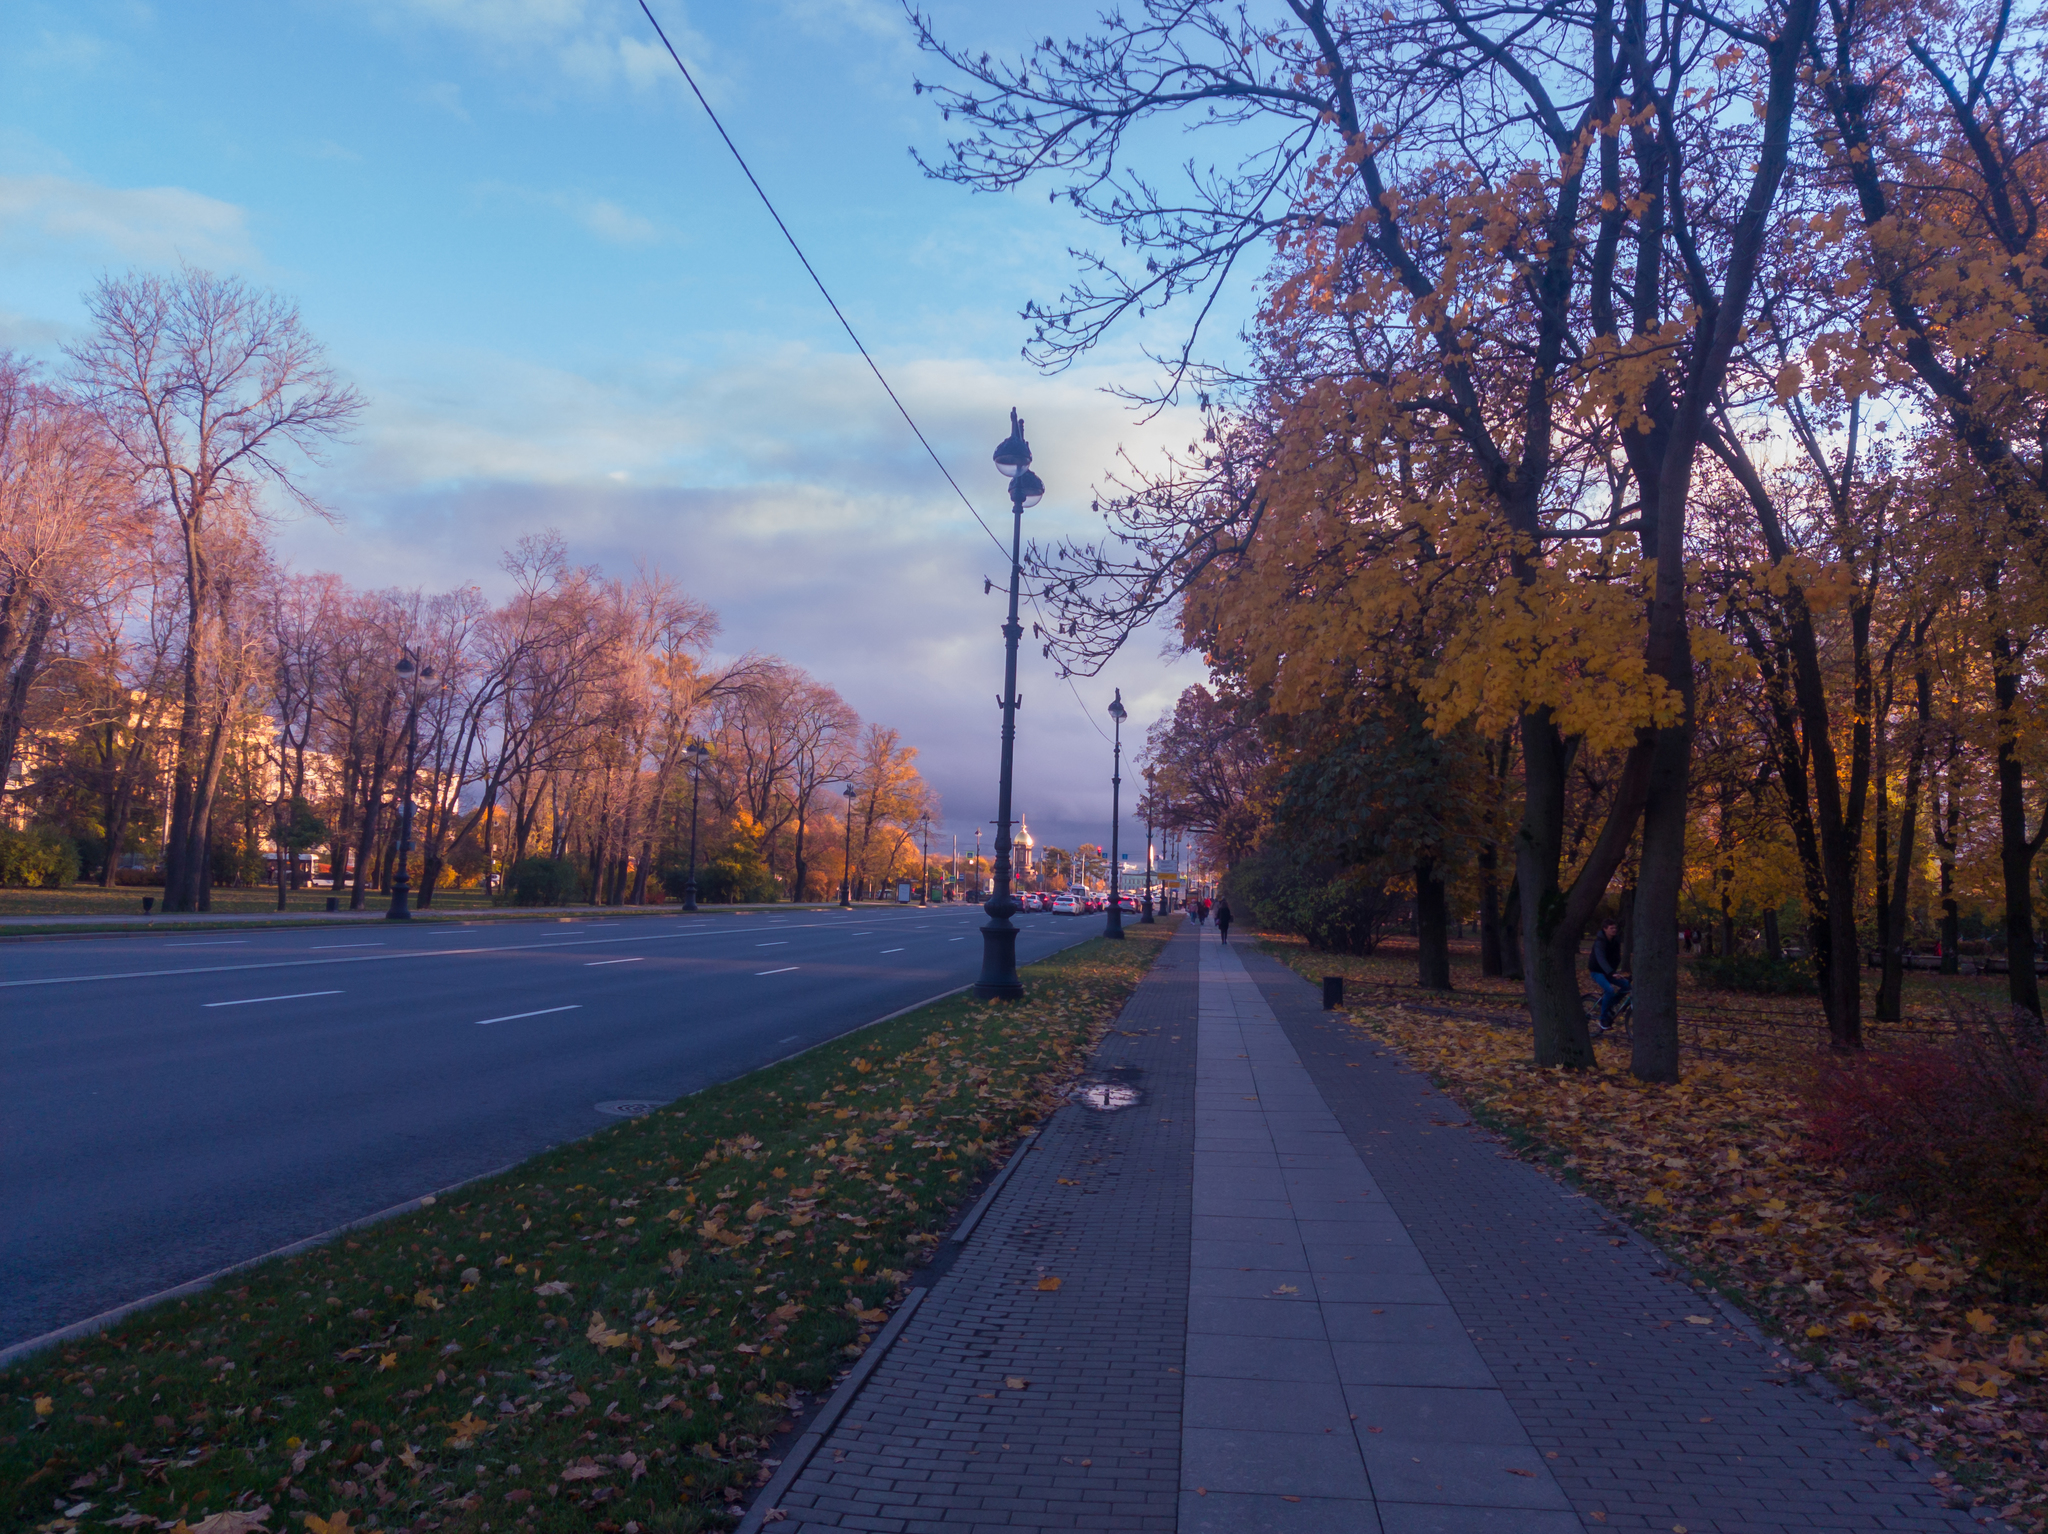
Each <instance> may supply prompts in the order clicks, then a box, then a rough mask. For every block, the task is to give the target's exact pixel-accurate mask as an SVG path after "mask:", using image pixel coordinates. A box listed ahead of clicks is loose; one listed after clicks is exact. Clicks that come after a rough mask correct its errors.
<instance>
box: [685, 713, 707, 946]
mask: <svg viewBox="0 0 2048 1534" xmlns="http://www.w3.org/2000/svg"><path fill="white" fill-rule="evenodd" d="M684 754H685V755H686V756H688V757H689V759H690V876H689V878H688V879H686V880H684V881H683V909H684V910H685V911H694V910H696V909H697V796H698V794H700V793H701V792H702V791H703V788H704V764H705V763H706V762H707V761H709V760H710V758H711V748H710V747H709V746H707V745H705V744H704V742H703V741H701V740H700V741H696V742H694V743H693V744H691V745H689V746H686V747H685V748H684Z"/></svg>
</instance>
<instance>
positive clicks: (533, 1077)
mask: <svg viewBox="0 0 2048 1534" xmlns="http://www.w3.org/2000/svg"><path fill="white" fill-rule="evenodd" d="M983 919H984V918H983V917H982V913H981V910H980V908H979V907H975V906H933V907H931V908H929V910H924V909H920V908H917V907H909V908H898V909H888V908H870V909H861V910H856V911H854V912H852V913H851V914H848V913H844V912H839V911H826V912H810V911H805V912H791V913H785V914H781V915H777V914H775V913H773V912H753V911H750V912H741V913H731V912H728V913H705V914H703V915H699V916H694V917H685V916H677V917H674V918H668V917H633V918H629V919H619V918H613V919H612V920H610V921H607V920H605V919H604V918H603V916H601V915H593V916H592V917H591V918H589V919H579V920H574V921H565V922H549V923H532V924H528V923H520V924H517V925H507V924H505V923H502V922H501V923H493V924H488V925H485V924H478V925H475V926H466V925H465V926H457V925H453V924H446V925H444V924H435V925H432V926H415V927H402V926H400V925H399V924H397V923H395V922H394V923H388V924H380V925H375V926H369V925H364V924H350V925H348V926H345V927H343V926H338V927H336V928H333V929H320V928H311V929H308V928H295V929H286V930H276V931H250V932H234V931H227V932H221V931H213V932H204V933H190V934H179V933H175V932H172V933H164V934H156V935H150V936H138V937H132V938H130V937H120V938H107V939H69V940H52V941H42V942H23V943H14V944H7V945H4V946H0V1155H4V1173H0V1347H6V1346H8V1345H10V1344H12V1343H15V1342H20V1341H23V1340H25V1339H27V1338H30V1337H36V1336H40V1335H42V1334H43V1333H45V1332H48V1331H52V1330H55V1329H56V1328H59V1327H62V1326H67V1325H69V1324H71V1323H72V1322H74V1321H80V1320H84V1319H85V1318H87V1317H89V1316H94V1315H97V1314H99V1313H101V1312H103V1311H106V1310H109V1309H112V1308H114V1307H115V1306H118V1305H121V1304H124V1303H126V1302H128V1301H130V1300H134V1299H139V1298H141V1297H143V1296H146V1295H150V1294H154V1293H157V1292H159V1291H161V1290H163V1289H166V1288H169V1287H171V1286H173V1285H176V1284H180V1283H184V1282H186V1281H187V1280H190V1279H193V1278H198V1277H201V1276H203V1275H205V1274H207V1273H211V1272H214V1271H216V1270H217V1269H220V1268H222V1267H225V1266H227V1265H228V1264H230V1263H234V1262H238V1261H241V1260H243V1259H245V1258H249V1257H254V1256H258V1255H260V1254H262V1253H264V1252H267V1251H272V1250H275V1249H276V1248H277V1247H280V1246H283V1245H286V1244H288V1243H290V1242H293V1241H297V1240H301V1239H303V1238H305V1237H307V1236H312V1235H316V1234H318V1233H320V1232H321V1231H325V1230H331V1229H333V1228H334V1227H335V1226H337V1225H341V1224H344V1223H346V1222H347V1221H350V1220H354V1219H359V1218H361V1217H363V1216H365V1215H369V1214H374V1213H376V1212H377V1211H378V1210H382V1209H388V1208H390V1207H391V1206H392V1205H394V1204H399V1203H403V1202H404V1201H405V1200H407V1199H411V1198H416V1197H418V1196H419V1195H421V1194H423V1193H428V1192H432V1191H433V1190H435V1189H437V1188H443V1187H446V1186H448V1185H449V1184H451V1183H454V1182H459V1181H461V1180H462V1179H464V1178H468V1177H473V1176H476V1175H477V1174H479V1173H482V1172H488V1171H491V1170H493V1169H495V1168H498V1167H502V1166H506V1165H508V1164H510V1163H512V1162H516V1161H519V1160H522V1159H524V1158H525V1157H527V1156H531V1155H533V1154H534V1153H535V1152H537V1151H541V1150H544V1149H546V1148H547V1147H548V1146H550V1145H556V1144H560V1143H562V1142H563V1141H566V1140H572V1139H576V1138H578V1137H580V1136H582V1135H586V1134H589V1133H591V1132H592V1131H594V1130H596V1129H599V1128H602V1127H603V1126H604V1125H606V1124H608V1123H616V1122H617V1120H616V1119H615V1118H608V1117H606V1116H605V1115H603V1114H601V1113H600V1112H599V1111H598V1110H597V1106H596V1105H597V1104H599V1103H602V1102H611V1101H618V1100H622V1099H634V1098H640V1099H652V1100H656V1101H664V1102H665V1101H668V1100H670V1099H673V1098H676V1097H680V1096H682V1095H683V1094H685V1093H687V1092H693V1091H696V1090H698V1089H699V1088H702V1087H705V1086H708V1085H711V1084H712V1083H715V1082H719V1081H726V1080H730V1079H731V1078H733V1077H735V1076H739V1075H742V1074H743V1073H745V1072H747V1071H750V1070H754V1069H756V1068H757V1067H760V1066H763V1065H767V1064H769V1063H770V1062H772V1061H775V1060H779V1059H782V1058H784V1057H786V1056H788V1055H791V1054H795V1053H797V1052H798V1051H800V1050H803V1049H805V1048H808V1047H810V1046H811V1045H814V1044H820V1043H823V1042H825V1041H827V1040H829V1039H832V1038H835V1037H837V1036H839V1035H840V1034H843V1033H846V1032H848V1031H849V1030H851V1029H854V1028H858V1027H860V1026H861V1025H862V1024H865V1023H869V1022H872V1021H874V1020H875V1019H876V1018H878V1017H883V1016H886V1015H887V1014H889V1013H891V1012H895V1011H897V1010H899V1009H901V1008H904V1007H908V1006H911V1005H912V1004H914V1003H916V1002H920V1001H924V1000H926V999H928V998H930V997H932V996H934V995H936V994H939V993H941V992H945V991H947V990H950V989H952V988H953V987H955V986H959V985H964V984H966V983H968V982H970V981H972V980H973V979H974V977H975V975H976V974H977V973H978V972H979V969H980V963H981V941H980V935H979V933H978V931H977V928H978V927H979V925H980V923H981V921H982V920H983ZM1018 925H1019V926H1020V927H1021V928H1022V929H1023V934H1024V935H1023V936H1022V937H1021V938H1020V940H1019V942H1018V959H1019V961H1020V962H1028V961H1030V960H1032V959H1038V958H1043V957H1044V956H1046V955H1047V954H1049V953H1052V952H1055V951H1056V950H1058V949H1060V948H1063V947H1067V946H1069V945H1071V944H1073V943H1076V942H1079V941H1081V940H1082V939H1084V938H1087V937H1091V936H1093V935H1095V934H1096V933H1097V932H1099V931H1100V930H1101V925H1102V923H1101V918H1099V917H1073V916H1052V915H1043V914H1032V915H1028V916H1022V917H1019V918H1018Z"/></svg>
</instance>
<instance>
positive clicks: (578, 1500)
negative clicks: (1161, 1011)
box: [0, 924, 1172, 1534]
mask: <svg viewBox="0 0 2048 1534" xmlns="http://www.w3.org/2000/svg"><path fill="white" fill-rule="evenodd" d="M1129 930H1130V938H1129V939H1128V940H1127V941H1125V942H1122V943H1112V942H1107V941H1104V940H1101V939H1097V940H1094V941H1092V942H1089V943H1086V944H1083V945H1081V946H1080V947H1078V948H1074V949H1070V950H1068V951H1067V952H1065V953H1062V954H1058V955H1055V956H1054V957H1052V958H1050V959H1047V960H1045V961H1044V962H1042V963H1039V964H1035V965H1032V966H1030V967H1029V968H1028V969H1026V970H1025V972H1024V978H1025V983H1026V986H1027V995H1026V998H1025V999H1024V1000H1023V1001H1022V1002H1019V1003H1009V1004H1002V1003H996V1004H988V1003H982V1002H978V1001H976V1000H974V999H973V998H972V997H971V996H963V997H956V998H952V999H949V1000H946V1001H942V1002H938V1003H935V1004H933V1005H931V1006H928V1007H923V1008H920V1009H918V1010H917V1011H915V1012H913V1013H910V1014H908V1015H906V1016H904V1017H902V1018H898V1019H896V1020H894V1021H891V1022H887V1023H883V1024H880V1025H878V1026H876V1027H873V1028H870V1029H867V1030H865V1031H863V1032H860V1033H856V1034H853V1035H850V1036H848V1037H846V1038H844V1039H841V1040H839V1041H837V1042H835V1043H831V1044H826V1045H822V1046H820V1047H818V1048H816V1049H813V1050H810V1051H808V1052H806V1053H804V1054H802V1055H800V1056H798V1057H796V1058H794V1059H792V1060H788V1061H785V1062H783V1063H781V1064H779V1065H774V1066H770V1067H768V1068H766V1069H764V1070H760V1071H756V1072H754V1073H752V1074H751V1075H748V1076H745V1077H742V1078H740V1079H739V1080H737V1081H733V1082H730V1083H727V1084H725V1085H722V1086H718V1087H713V1088H710V1089H708V1090H706V1091H704V1092H700V1093H698V1094H697V1095H695V1096H694V1097H689V1098H685V1099H683V1100H681V1101H680V1102H677V1103H675V1104H672V1105H671V1106H669V1107H667V1108H664V1109H661V1110H659V1111H658V1112H655V1113H653V1114H650V1115H648V1116H647V1117H645V1118H642V1119H637V1120H634V1121H631V1122H629V1123H625V1124H622V1125H620V1126H619V1127H617V1128H614V1129H609V1130H606V1131H604V1132H602V1133H599V1134H596V1135H593V1136H591V1137H590V1138H588V1139H586V1140H580V1141H577V1142H575V1143H574V1144H571V1145H567V1146H563V1147H560V1148H558V1149H556V1150H553V1151H549V1152H547V1153H545V1154H543V1155H541V1156H537V1157H535V1158H534V1159H533V1160H531V1161H528V1162H526V1163H524V1164H523V1165H521V1166H519V1167H517V1168H515V1169H513V1170H512V1171H510V1172H507V1173H504V1174H501V1175H499V1176H497V1177H494V1178H491V1179H489V1180H487V1181H483V1182H478V1183H474V1184H471V1185H469V1186H467V1187H464V1188H462V1189H461V1190H460V1191H459V1192H456V1193H452V1194H450V1195H448V1196H447V1197H446V1198H444V1199H442V1200H441V1201H440V1202H438V1203H436V1204H434V1205H433V1206H432V1207H430V1208H423V1209H421V1210H419V1211H417V1212H415V1213H411V1214H408V1215H405V1216H402V1217H400V1218H397V1219H393V1220H390V1221H388V1222H385V1223H383V1224H380V1225H377V1226H374V1227H370V1228H366V1229H363V1230H359V1231H356V1232H353V1233H351V1234H350V1235H349V1236H348V1237H347V1238H346V1239H343V1240H339V1241H336V1242H333V1243H330V1244H328V1245H325V1246H322V1247H319V1248H317V1249H315V1250H312V1251H310V1252H307V1253H304V1254H301V1255H297V1256H293V1257H287V1258H282V1259H278V1260H275V1261H272V1262H269V1263H265V1264H263V1265H260V1266H259V1267H256V1268H253V1269H250V1270H246V1271H244V1272H241V1273H237V1274H235V1275H233V1276H232V1277H231V1278H229V1279H226V1280H223V1282H222V1284H221V1285H220V1286H218V1287H216V1288H215V1289H213V1290H211V1291H209V1292H207V1293H205V1294H202V1295H199V1296H196V1297H192V1298H188V1299H185V1300H180V1301H176V1302H172V1303H169V1304H166V1305H164V1306H160V1307H157V1308H155V1309H152V1310H150V1311H147V1312H144V1313H141V1314H138V1315H136V1316H134V1317H132V1318H130V1319H129V1320H127V1321H125V1322H123V1323H122V1324H121V1325H119V1326H118V1327H116V1328H114V1329H112V1330H110V1331H108V1332H105V1333H102V1334H100V1335H98V1336H95V1337H92V1338H89V1339H84V1340H81V1341H79V1342H75V1343H68V1344H65V1345H63V1346H62V1347H60V1348H57V1349H54V1350H52V1351H50V1352H48V1353H44V1354H41V1355H38V1356H36V1357H34V1358H32V1359H29V1360H26V1361H24V1362H23V1363H22V1364H19V1365H17V1366H16V1367H15V1368H14V1369H13V1370H12V1371H11V1372H9V1373H7V1374H5V1375H4V1376H0V1403H4V1405H0V1412H4V1414H5V1415H4V1419H0V1526H4V1527H5V1528H8V1529H38V1530H45V1531H49V1534H61V1531H69V1530H73V1529H91V1528H109V1527H111V1528H152V1529H165V1530H174V1531H175V1530H180V1529H184V1528H187V1527H190V1528H192V1529H195V1530H199V1531H202V1534H236V1531H240V1530H244V1529H250V1528H257V1527H261V1528H265V1529H268V1530H270V1531H272V1534H280V1531H283V1530H286V1529H291V1530H298V1529H300V1528H302V1527H303V1528H304V1529H305V1530H307V1531H308V1534H340V1531H342V1530H344V1529H346V1530H361V1529H365V1528H380V1529H384V1530H399V1529H422V1530H424V1529H446V1530H462V1531H471V1530H474V1531H479V1534H480V1531H481V1530H483V1529H484V1528H486V1527H490V1528H492V1529H495V1530H498V1531H506V1530H522V1531H523V1530H534V1531H550V1530H563V1531H566V1530H590V1529H595V1530H598V1531H601V1534H614V1531H625V1534H635V1531H639V1530H694V1529H702V1528H722V1527H727V1526H729V1525H730V1523H731V1521H732V1519H733V1517H734V1516H736V1512H735V1505H736V1504H738V1503H739V1502H740V1501H741V1500H742V1497H743V1495H744V1492H745V1491H746V1490H747V1489H749V1488H752V1487H755V1486H758V1485H760V1484H763V1483H765V1482H766V1481H767V1480H768V1478H769V1476H770V1473H771V1472H770V1469H769V1466H770V1465H771V1464H773V1463H774V1461H773V1459H772V1456H773V1454H774V1453H775V1444H776V1440H777V1438H778V1436H779V1435H782V1434H785V1433H787V1432H788V1431H789V1430H790V1427H791V1418H792V1417H793V1416H794V1415H795V1414H797V1413H798V1412H799V1411H800V1410H801V1409H802V1407H803V1406H804V1403H805V1401H806V1399H807V1398H811V1397H816V1396H817V1395H819V1394H821V1393H823V1392H826V1391H829V1390H830V1389H831V1387H832V1385H833V1382H834V1380H835V1379H836V1378H837V1377H838V1376H839V1375H840V1374H841V1373H842V1372H843V1371H844V1370H845V1369H846V1368H847V1367H848V1366H849V1365H850V1363H851V1361H852V1360H853V1359H854V1358H855V1357H857V1356H858V1355H859V1354H860V1352H861V1351H862V1349H863V1348H864V1347H865V1346H866V1344H867V1343H868V1342H869V1341H870V1340H871V1339H872V1338H873V1336H874V1334H875V1332H876V1330H877V1328H878V1327H879V1326H880V1324H881V1323H882V1322H883V1321H884V1320H885V1319H886V1318H887V1315H888V1306H889V1303H890V1301H891V1300H892V1298H893V1297H895V1296H897V1295H898V1294H900V1293H901V1291H902V1289H903V1287H904V1285H905V1283H906V1281H907V1280H908V1278H909V1273H910V1270H911V1269H913V1268H915V1267H916V1266H917V1265H918V1264H919V1263H920V1262H922V1261H924V1260H926V1259H927V1258H928V1257H929V1255H930V1254H931V1253H932V1251H933V1249H934V1248H935V1247H936V1246H937V1245H938V1243H939V1241H940V1239H941V1232H942V1231H943V1230H944V1229H945V1228H946V1227H947V1225H948V1224H949V1223H950V1221H951V1219H952V1216H953V1214H954V1211H955V1210H956V1209H957V1208H958V1206H959V1205H960V1204H961V1203H962V1202H963V1200H964V1199H965V1198H966V1197H967V1196H968V1194H969V1193H970V1192H971V1191H972V1190H973V1188H974V1187H975V1184H976V1182H977V1180H978V1179H979V1178H980V1177H981V1175H982V1174H983V1173H984V1172H985V1171H987V1170H988V1169H989V1168H990V1167H991V1166H992V1165H993V1164H994V1163H995V1162H996V1161H997V1160H998V1159H999V1158H1000V1157H1001V1156H1002V1155H1003V1154H1004V1153H1005V1151H1006V1150H1007V1147H1008V1146H1009V1145H1010V1144H1011V1143H1012V1142H1013V1141H1014V1140H1015V1138H1016V1136H1017V1134H1018V1133H1019V1132H1020V1131H1021V1130H1022V1129H1023V1128H1025V1127H1026V1126H1027V1125H1029V1124H1030V1123H1032V1122H1034V1121H1035V1120H1037V1119H1039V1118H1041V1117H1042V1116H1043V1115H1044V1114H1045V1113H1046V1112H1047V1111H1049V1110H1050V1109H1051V1108H1052V1107H1054V1106H1055V1105H1056V1104H1057V1103H1058V1102H1059V1101H1060V1097H1061V1092H1062V1089H1063V1086H1064V1084H1065V1083H1066V1082H1067V1081H1068V1080H1069V1079H1071V1077H1072V1076H1073V1074H1074V1073H1075V1071H1076V1070H1077V1069H1078V1067H1079V1065H1080V1063H1081V1061H1082V1059H1083V1058H1084V1056H1085V1055H1086V1053H1087V1051H1088V1050H1089V1049H1090V1048H1091V1047H1092V1046H1093V1045H1094V1043H1095V1042H1096V1041H1097V1040H1098V1039H1099V1038H1100V1037H1101V1036H1102V1034H1103V1032H1104V1031H1105V1030H1106V1029H1107V1027H1108V1026H1109V1024H1110V1023H1111V1022H1112V1020H1113V1019H1114V1018H1115V1016H1116V1015H1117V1013H1118V1012H1119V1011H1120V1010H1121V1008H1122V1006H1123V1003H1124V1001H1125V999H1126V998H1127V997H1128V996H1129V995H1130V993H1131V991H1132V990H1133V989H1134V988H1135V987H1136V985H1137V983H1138V981H1139V980H1140V978H1141V977H1142V976H1143V974H1144V971H1145V969H1146V968H1147V967H1148V966H1149V965H1150V963H1151V962H1152V959H1153V958H1154V956H1155V955H1156V954H1157V953H1158V951H1159V948H1160V945H1161V944H1162V942H1163V941H1164V940H1165V939H1166V938H1167V937H1168V936H1169V935H1170V933H1171V931H1172V926H1171V924H1166V925H1161V926H1158V927H1132V928H1131V929H1129ZM258 1514H260V1515H261V1516H260V1517H257V1516H254V1515H258ZM209 1518H211V1519H212V1520H213V1521H212V1522H211V1523H210V1524H209V1522H208V1521H207V1520H208V1519H209Z"/></svg>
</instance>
